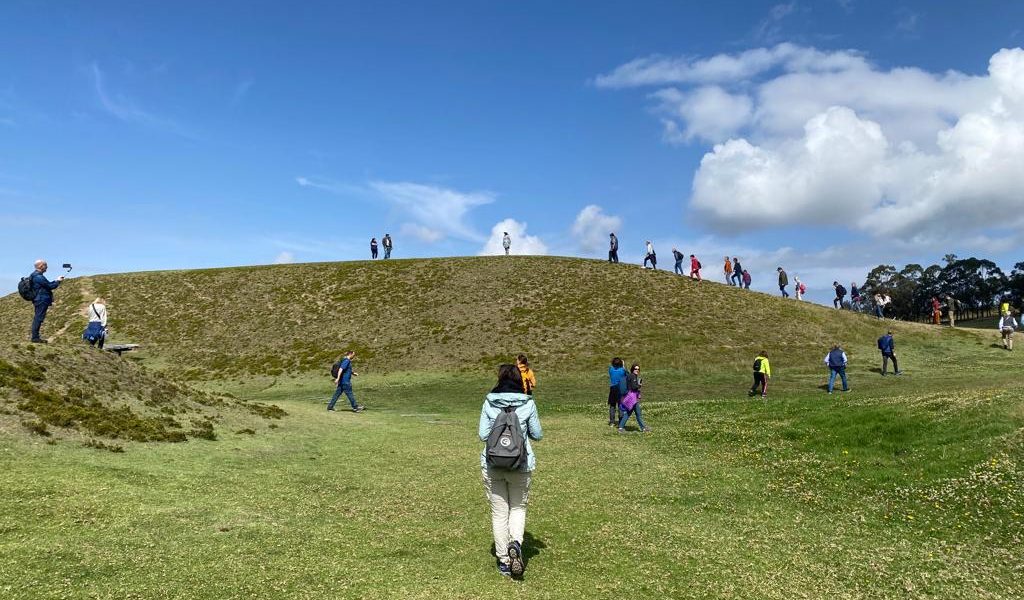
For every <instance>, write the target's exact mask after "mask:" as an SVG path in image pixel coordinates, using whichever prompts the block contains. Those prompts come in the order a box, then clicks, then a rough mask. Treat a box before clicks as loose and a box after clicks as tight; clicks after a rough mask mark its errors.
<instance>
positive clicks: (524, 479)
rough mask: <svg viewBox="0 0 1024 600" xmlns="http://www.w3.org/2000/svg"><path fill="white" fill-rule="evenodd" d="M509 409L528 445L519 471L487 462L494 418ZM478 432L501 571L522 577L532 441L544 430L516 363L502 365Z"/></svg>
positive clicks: (533, 459) (533, 462) (534, 461)
mask: <svg viewBox="0 0 1024 600" xmlns="http://www.w3.org/2000/svg"><path fill="white" fill-rule="evenodd" d="M506 408H512V409H513V410H514V411H515V415H516V417H517V419H518V421H519V428H520V432H521V433H522V436H523V441H524V443H525V446H526V463H525V464H524V465H522V466H521V467H520V468H519V469H518V470H507V469H500V468H495V467H492V466H491V465H488V464H487V443H486V442H487V438H489V437H490V435H491V428H492V427H493V426H494V420H495V419H497V418H498V415H499V414H501V413H502V412H503V411H504V410H505V409H506ZM477 433H478V434H479V435H480V441H482V442H484V448H483V450H482V451H481V452H480V469H481V471H482V473H483V482H484V493H485V494H486V495H487V501H488V502H489V503H490V505H491V533H492V534H493V535H494V555H495V556H496V557H497V559H498V572H499V573H501V574H502V575H506V576H508V575H510V576H512V577H517V578H518V577H522V575H523V571H524V570H525V569H526V562H525V561H524V559H523V536H524V535H525V534H526V506H527V503H528V501H529V496H530V479H531V476H532V473H533V470H534V469H535V468H536V467H537V458H536V457H535V456H534V454H533V446H531V445H530V441H531V440H533V441H540V439H541V438H542V437H543V436H544V432H543V430H542V429H541V426H540V416H539V415H538V414H537V405H536V404H535V403H534V402H533V396H529V395H527V394H524V393H523V379H522V375H521V374H520V372H519V367H517V366H516V365H501V366H500V367H498V384H497V385H496V386H494V389H492V390H491V393H489V394H487V397H486V398H485V399H484V404H483V407H482V408H481V409H480V426H479V430H478V432H477Z"/></svg>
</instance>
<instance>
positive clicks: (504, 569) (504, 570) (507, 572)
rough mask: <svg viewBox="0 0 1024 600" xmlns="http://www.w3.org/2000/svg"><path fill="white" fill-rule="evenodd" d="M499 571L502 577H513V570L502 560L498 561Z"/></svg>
mask: <svg viewBox="0 0 1024 600" xmlns="http://www.w3.org/2000/svg"><path fill="white" fill-rule="evenodd" d="M498 573H499V574H500V575H501V576H502V577H511V576H512V570H511V569H509V568H508V565H506V564H505V563H503V562H501V561H500V560H499V561H498Z"/></svg>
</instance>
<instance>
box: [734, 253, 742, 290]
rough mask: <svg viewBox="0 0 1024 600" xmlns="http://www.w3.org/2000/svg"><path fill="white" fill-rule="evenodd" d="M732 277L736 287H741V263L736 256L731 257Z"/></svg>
mask: <svg viewBox="0 0 1024 600" xmlns="http://www.w3.org/2000/svg"><path fill="white" fill-rule="evenodd" d="M732 279H733V281H735V282H736V287H743V265H741V264H740V259H739V257H738V256H734V257H732Z"/></svg>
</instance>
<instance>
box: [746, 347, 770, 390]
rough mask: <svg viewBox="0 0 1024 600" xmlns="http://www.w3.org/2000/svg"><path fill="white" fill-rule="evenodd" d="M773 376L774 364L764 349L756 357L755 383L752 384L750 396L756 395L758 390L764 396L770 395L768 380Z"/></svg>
mask: <svg viewBox="0 0 1024 600" xmlns="http://www.w3.org/2000/svg"><path fill="white" fill-rule="evenodd" d="M771 378H772V365H771V363H769V362H768V353H767V352H765V351H764V350H762V351H761V353H760V354H758V355H757V357H756V358H754V385H752V386H750V393H749V394H747V395H748V396H756V395H757V392H758V390H760V392H761V397H762V398H767V397H768V380H769V379H771Z"/></svg>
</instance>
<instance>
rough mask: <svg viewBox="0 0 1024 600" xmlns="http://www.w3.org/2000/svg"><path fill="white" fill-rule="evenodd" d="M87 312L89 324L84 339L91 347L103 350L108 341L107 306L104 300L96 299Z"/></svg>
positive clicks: (83, 334) (83, 335)
mask: <svg viewBox="0 0 1024 600" xmlns="http://www.w3.org/2000/svg"><path fill="white" fill-rule="evenodd" d="M86 312H87V315H88V317H89V324H88V325H87V326H86V327H85V331H84V332H83V333H82V339H83V340H85V341H87V342H89V345H90V346H98V347H99V349H100V350H102V349H103V344H105V343H106V340H107V304H106V302H105V301H104V300H103V298H96V299H95V300H93V301H92V304H90V305H89V308H88V309H87V310H86Z"/></svg>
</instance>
